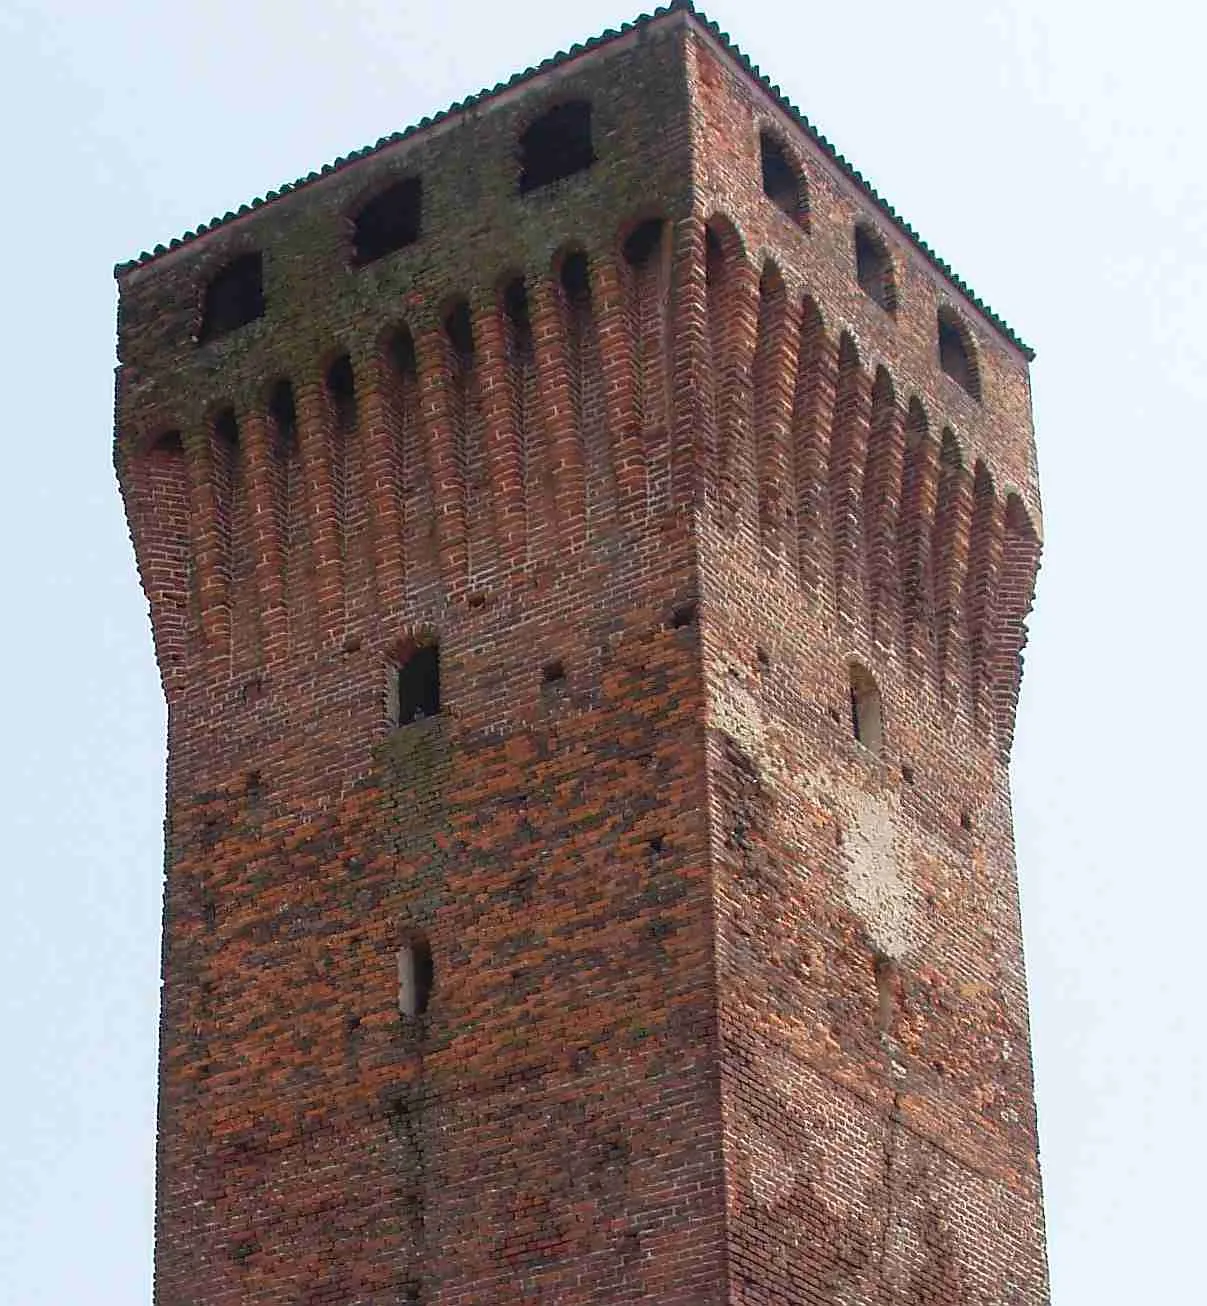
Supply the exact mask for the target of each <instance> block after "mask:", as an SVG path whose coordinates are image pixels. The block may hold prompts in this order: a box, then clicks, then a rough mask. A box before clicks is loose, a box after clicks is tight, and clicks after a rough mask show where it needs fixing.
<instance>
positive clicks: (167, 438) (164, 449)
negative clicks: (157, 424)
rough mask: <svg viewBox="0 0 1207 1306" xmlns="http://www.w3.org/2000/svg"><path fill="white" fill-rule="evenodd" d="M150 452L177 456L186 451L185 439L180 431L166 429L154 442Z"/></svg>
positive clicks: (168, 456)
mask: <svg viewBox="0 0 1207 1306" xmlns="http://www.w3.org/2000/svg"><path fill="white" fill-rule="evenodd" d="M148 452H149V453H152V454H160V455H162V456H163V457H164V458H176V457H178V456H179V455H181V454H183V453H184V440H183V439H182V438H181V435H180V432H179V431H165V432H164V433H163V434H162V435H161V436H159V438H158V439H156V440H155V441H153V442H152V444H151V447H150V449H149V450H148Z"/></svg>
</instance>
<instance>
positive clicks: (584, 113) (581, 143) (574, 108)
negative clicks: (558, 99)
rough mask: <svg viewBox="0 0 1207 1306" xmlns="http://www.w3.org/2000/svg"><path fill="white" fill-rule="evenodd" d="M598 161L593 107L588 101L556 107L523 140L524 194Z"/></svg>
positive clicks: (573, 101)
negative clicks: (592, 118)
mask: <svg viewBox="0 0 1207 1306" xmlns="http://www.w3.org/2000/svg"><path fill="white" fill-rule="evenodd" d="M594 162H595V150H594V148H593V146H592V144H591V106H590V105H589V104H588V103H587V101H586V100H571V101H570V102H569V103H568V104H557V105H554V106H553V108H552V109H550V110H549V111H548V112H547V113H544V114H542V115H541V117H539V118H538V119H537V120H536V122H534V123H533V124H532V125H531V126H530V127H529V128H528V129H527V131H525V132H524V134H523V135H522V136H521V137H520V194H521V195H526V194H527V193H528V192H529V191H532V190H538V189H539V188H540V187H542V186H549V185H551V184H552V183H553V182H555V181H560V180H561V179H562V178H563V177H570V176H573V175H574V173H576V172H583V171H584V170H585V169H587V168H589V167H590V166H591V165H592V164H593V163H594Z"/></svg>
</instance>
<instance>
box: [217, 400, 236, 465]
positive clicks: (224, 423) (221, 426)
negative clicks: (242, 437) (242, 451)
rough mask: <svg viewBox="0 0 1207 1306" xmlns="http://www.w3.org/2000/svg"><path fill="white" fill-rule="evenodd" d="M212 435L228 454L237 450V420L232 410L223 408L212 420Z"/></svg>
mask: <svg viewBox="0 0 1207 1306" xmlns="http://www.w3.org/2000/svg"><path fill="white" fill-rule="evenodd" d="M214 435H215V436H216V437H217V439H218V443H219V444H220V445H221V446H222V447H223V448H225V450H226V451H227V453H228V454H231V455H233V454H234V453H235V452H236V451H237V450H238V448H239V420H238V418H237V417H236V416H235V410H234V409H233V408H224V409H223V410H222V411H221V412H220V413H219V414H218V416H217V417H216V418H215V419H214Z"/></svg>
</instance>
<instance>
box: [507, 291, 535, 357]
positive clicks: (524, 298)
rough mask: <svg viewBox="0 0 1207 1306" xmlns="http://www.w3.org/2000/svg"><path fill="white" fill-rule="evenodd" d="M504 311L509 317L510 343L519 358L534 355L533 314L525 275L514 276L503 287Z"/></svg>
mask: <svg viewBox="0 0 1207 1306" xmlns="http://www.w3.org/2000/svg"><path fill="white" fill-rule="evenodd" d="M503 312H504V313H505V314H506V317H507V326H508V343H509V344H510V346H511V349H512V351H513V353H514V354H515V355H516V357H518V358H523V359H529V358H531V357H532V352H533V340H532V314H531V312H530V310H529V307H528V291H527V289H526V288H525V286H524V278H523V277H513V278H512V279H511V280H510V281H509V282H508V283H507V285H506V286H505V287H504V289H503Z"/></svg>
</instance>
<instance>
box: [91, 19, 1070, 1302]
mask: <svg viewBox="0 0 1207 1306" xmlns="http://www.w3.org/2000/svg"><path fill="white" fill-rule="evenodd" d="M117 275H118V281H119V284H120V290H121V309H120V332H119V334H120V358H121V366H120V370H119V374H118V395H117V410H118V417H117V441H116V461H117V467H118V473H119V477H120V482H121V488H122V492H123V495H124V497H125V503H126V508H127V512H128V515H129V522H130V528H131V533H132V535H133V539H134V545H135V550H136V553H137V557H138V564H139V569H140V572H141V576H142V582H143V586H144V588H145V590H146V594H147V597H148V599H149V602H150V610H151V621H152V626H153V629H154V637H155V647H156V652H157V655H158V660H159V666H160V669H161V672H162V677H163V685H164V691H165V693H166V696H167V701H168V707H169V726H168V735H169V754H168V757H169V760H168V798H167V812H168V816H167V829H166V882H165V897H164V944H163V1005H162V1021H161V1035H160V1039H161V1041H160V1097H159V1151H158V1197H157V1249H156V1301H157V1302H158V1303H159V1306H219V1304H222V1306H233V1304H234V1303H240V1304H243V1303H247V1304H249V1306H285V1304H286V1303H290V1304H293V1303H298V1304H301V1303H305V1304H307V1306H309V1304H314V1306H318V1304H319V1303H339V1304H340V1306H370V1304H372V1306H386V1304H387V1303H388V1304H389V1306H396V1304H397V1303H408V1302H421V1303H425V1304H426V1306H469V1304H470V1303H475V1304H476V1303H482V1304H484V1306H485V1304H487V1303H489V1304H491V1306H496V1304H497V1306H512V1304H514V1303H541V1304H542V1306H549V1304H551V1303H564V1304H565V1306H580V1304H585V1303H604V1302H608V1303H637V1302H648V1303H658V1304H659V1306H672V1304H676V1306H679V1304H682V1306H686V1304H687V1303H691V1304H693V1306H699V1304H704V1306H707V1304H710V1303H716V1304H719V1303H737V1302H741V1303H748V1304H750V1306H755V1304H757V1306H787V1304H791V1306H796V1304H798V1303H799V1304H800V1306H804V1304H805V1303H808V1304H809V1306H820V1304H826V1303H833V1304H834V1306H840V1304H841V1306H868V1304H871V1303H877V1304H884V1306H888V1304H889V1303H901V1304H902V1306H914V1304H916V1306H923V1304H927V1306H957V1303H958V1304H959V1306H966V1304H972V1303H975V1304H977V1306H987V1304H990V1303H992V1304H993V1306H1039V1304H1040V1303H1043V1302H1046V1301H1047V1286H1046V1269H1045V1257H1044V1242H1043V1225H1042V1213H1041V1202H1040V1185H1039V1173H1038V1166H1037V1155H1036V1133H1035V1116H1034V1107H1033V1101H1032V1084H1031V1068H1030V1055H1029V1038H1028V1025H1027V1007H1026V990H1025V979H1024V972H1023V957H1022V947H1021V940H1020V929H1019V917H1018V904H1017V896H1016V884H1015V871H1014V861H1013V848H1012V836H1011V815H1010V798H1009V787H1008V777H1007V760H1008V755H1009V751H1010V742H1011V734H1012V728H1013V720H1014V712H1015V703H1016V699H1017V695H1018V687H1019V673H1020V652H1021V649H1022V645H1023V641H1024V618H1025V615H1026V613H1027V610H1028V607H1029V604H1030V599H1031V593H1032V586H1033V581H1034V576H1035V571H1036V566H1037V562H1038V554H1039V527H1038V522H1039V495H1038V490H1037V483H1036V472H1035V461H1034V447H1033V440H1032V428H1031V419H1030V407H1029V389H1028V369H1027V364H1028V361H1029V358H1030V354H1029V351H1028V350H1027V348H1026V346H1024V345H1023V344H1022V343H1021V342H1020V341H1019V340H1018V339H1017V338H1016V337H1015V336H1014V335H1013V333H1012V332H1011V331H1010V329H1009V328H1008V327H1007V326H1006V325H1005V324H1004V323H1002V322H1001V321H999V320H998V319H997V318H996V317H995V316H994V315H993V314H992V313H991V312H990V311H989V309H987V308H986V307H985V305H983V304H982V303H981V302H980V301H979V300H977V299H976V298H975V297H974V296H973V295H972V294H971V293H970V292H969V290H968V289H967V287H965V286H964V285H963V284H962V283H961V282H960V281H958V280H957V279H956V278H955V277H954V276H953V274H952V273H951V271H950V269H948V268H947V267H946V266H945V265H944V264H943V263H942V262H941V261H940V260H939V259H938V258H937V257H936V256H935V255H934V254H933V253H932V252H931V251H930V250H929V249H928V248H927V247H926V246H925V245H924V244H923V243H922V242H921V240H920V239H919V237H918V236H916V235H915V234H914V233H913V232H912V231H911V230H910V229H909V228H908V227H907V226H905V225H904V224H903V223H902V222H901V221H900V220H899V219H898V218H897V217H896V216H895V215H894V213H893V212H892V210H891V209H890V208H889V207H888V206H887V205H886V204H885V203H884V201H882V200H880V199H879V198H878V197H877V196H876V194H875V193H874V192H873V191H872V190H870V189H869V187H868V186H867V184H866V183H865V182H864V181H863V180H862V179H861V178H860V176H859V174H858V173H856V172H855V171H854V170H853V169H852V168H851V166H850V165H849V164H847V163H846V162H845V161H844V160H843V159H842V158H841V157H839V156H838V155H837V154H835V152H834V151H833V149H832V148H831V147H830V146H829V145H828V144H827V143H826V142H825V140H824V139H822V138H821V137H820V136H818V135H817V133H816V132H815V131H814V130H813V129H812V128H811V127H810V126H809V124H808V123H807V122H806V121H805V120H804V119H803V118H802V117H801V116H800V115H799V114H798V113H797V112H796V111H795V110H794V109H793V108H792V106H791V105H789V104H788V103H787V102H786V101H785V100H783V99H782V98H781V97H780V96H779V94H778V92H777V91H776V90H775V88H773V87H771V86H770V85H769V84H768V83H767V82H766V81H765V80H764V79H762V78H761V76H760V75H759V73H758V72H757V70H756V69H754V68H752V67H751V66H750V65H749V63H748V62H747V61H746V60H745V59H744V58H743V56H742V55H741V54H740V53H739V52H738V51H737V50H736V49H735V48H734V47H733V46H732V45H731V44H730V43H729V41H728V39H727V38H726V37H725V36H724V35H722V34H721V33H719V32H718V31H717V30H716V29H715V27H713V26H712V25H711V24H710V23H709V22H708V21H707V20H706V19H704V18H703V17H702V16H700V15H698V14H697V13H695V12H694V11H693V10H692V9H691V8H690V7H689V6H686V5H681V4H676V5H675V6H673V7H672V8H671V9H669V10H663V11H659V12H658V13H657V14H655V15H653V16H652V17H648V18H642V19H640V20H638V21H637V22H636V23H634V24H632V25H631V26H626V27H625V28H624V29H622V30H621V31H619V32H609V33H607V34H605V35H604V36H603V37H601V38H599V39H597V40H594V41H591V42H589V43H588V44H587V45H585V46H582V47H576V48H575V49H574V50H572V51H571V52H570V53H569V54H566V55H562V56H559V57H558V58H556V59H553V60H550V61H547V62H546V63H544V64H542V65H541V66H540V67H539V68H537V69H533V70H529V71H528V72H526V73H524V74H522V75H521V76H518V77H515V78H513V79H512V81H511V82H509V83H508V84H507V85H505V86H498V87H496V88H495V89H494V90H493V91H490V92H485V93H483V94H482V95H480V96H477V97H475V98H474V99H472V100H467V101H465V102H464V103H462V104H459V105H454V106H453V107H452V108H451V109H449V110H448V111H447V112H445V113H442V114H440V115H438V116H437V117H436V118H433V119H430V120H427V119H425V120H424V122H423V123H421V124H420V125H419V126H418V127H415V128H412V129H410V130H408V131H406V132H404V133H402V134H401V135H398V136H394V137H390V138H389V139H387V140H383V141H380V142H378V144H377V145H376V146H374V147H372V148H370V149H366V150H362V151H360V152H359V153H358V154H355V155H351V156H349V157H348V158H347V159H343V160H340V161H339V162H338V163H336V164H335V165H334V166H331V167H326V168H324V169H323V170H322V172H321V173H320V174H317V175H311V176H310V177H307V178H305V179H304V180H301V181H298V182H297V183H295V184H293V185H292V186H285V187H283V188H282V189H281V191H279V192H277V193H273V194H270V195H268V196H267V197H266V199H265V200H263V201H257V202H255V203H253V204H251V205H250V206H246V207H244V208H242V209H240V210H239V212H238V213H228V214H227V215H226V216H225V217H224V218H221V219H218V220H216V221H214V222H212V223H210V224H209V225H208V226H207V227H203V228H200V229H199V230H198V231H197V232H195V233H190V234H189V235H188V236H186V237H185V238H184V239H182V240H179V241H173V242H172V244H171V245H170V246H169V247H166V248H163V247H160V248H158V249H156V250H155V251H154V252H153V253H151V254H146V255H143V256H142V257H141V258H140V259H138V260H136V261H135V262H133V263H128V264H125V265H124V266H122V267H120V268H119V269H118V272H117Z"/></svg>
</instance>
